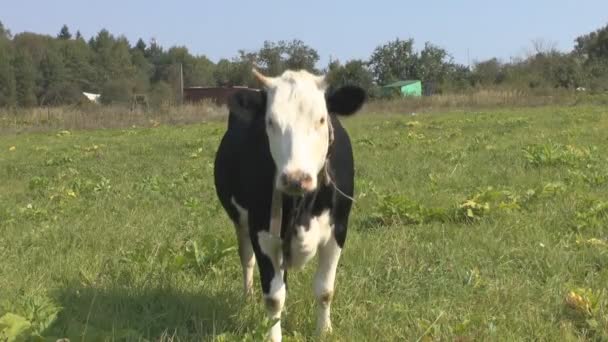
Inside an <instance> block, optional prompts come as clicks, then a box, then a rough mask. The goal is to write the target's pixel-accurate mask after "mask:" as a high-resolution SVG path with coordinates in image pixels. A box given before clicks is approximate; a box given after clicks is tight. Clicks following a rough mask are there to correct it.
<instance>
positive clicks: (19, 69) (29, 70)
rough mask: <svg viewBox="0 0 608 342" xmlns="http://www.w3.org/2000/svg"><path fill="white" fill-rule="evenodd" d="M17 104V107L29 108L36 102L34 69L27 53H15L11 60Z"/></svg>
mask: <svg viewBox="0 0 608 342" xmlns="http://www.w3.org/2000/svg"><path fill="white" fill-rule="evenodd" d="M13 66H14V70H15V82H16V90H17V103H18V104H19V106H23V107H31V106H35V105H36V104H37V102H38V101H37V100H36V67H35V66H34V63H33V61H32V57H31V56H30V55H29V53H28V52H27V51H17V53H16V55H15V58H14V60H13Z"/></svg>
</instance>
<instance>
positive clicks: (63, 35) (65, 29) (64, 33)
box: [57, 25, 72, 40]
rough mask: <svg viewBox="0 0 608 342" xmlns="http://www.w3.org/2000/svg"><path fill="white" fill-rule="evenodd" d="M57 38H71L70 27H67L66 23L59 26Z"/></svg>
mask: <svg viewBox="0 0 608 342" xmlns="http://www.w3.org/2000/svg"><path fill="white" fill-rule="evenodd" d="M57 38H59V39H63V40H70V39H72V34H71V33H70V29H69V28H68V26H67V25H63V26H62V27H61V30H60V31H59V34H58V35H57Z"/></svg>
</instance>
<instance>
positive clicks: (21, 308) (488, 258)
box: [0, 105, 608, 341]
mask: <svg viewBox="0 0 608 342" xmlns="http://www.w3.org/2000/svg"><path fill="white" fill-rule="evenodd" d="M343 122H344V123H345V126H346V127H347V129H348V131H349V133H350V136H351V140H352V141H353V146H354V151H355V162H356V177H357V178H356V202H355V205H354V209H353V215H352V216H351V221H350V222H351V223H350V230H349V235H348V238H347V242H346V248H345V250H344V253H343V254H342V258H341V261H340V266H339V268H338V275H337V287H336V296H335V300H334V303H333V306H332V315H333V325H334V333H333V335H331V336H330V337H329V338H327V340H332V341H333V340H335V341H521V340H536V341H578V340H581V341H587V340H588V341H606V340H608V289H607V288H608V286H607V284H608V109H606V107H605V106H594V105H577V106H542V107H535V108H519V109H488V110H484V111H460V112H457V111H455V112H450V113H441V112H435V113H425V114H419V115H416V116H412V115H403V114H402V115H395V114H393V115H388V114H373V115H371V114H365V113H363V114H361V115H359V116H356V117H353V118H348V119H345V120H343ZM224 127H225V124H224V123H223V122H207V123H200V124H192V125H188V126H166V125H163V124H161V125H159V126H158V127H151V128H127V129H116V128H115V129H107V130H93V131H84V130H80V131H79V130H70V131H63V130H61V129H59V128H58V129H56V130H51V131H47V132H29V133H20V134H3V135H0V180H1V181H0V341H4V340H7V339H8V340H9V341H11V340H19V338H22V339H32V340H48V341H56V340H57V339H60V338H69V339H70V341H106V340H107V341H123V340H129V341H131V340H134V341H139V340H151V341H158V340H162V341H201V340H203V341H243V340H246V341H247V340H249V341H254V340H259V339H260V336H262V335H263V333H264V332H265V325H264V324H265V323H264V322H263V321H262V319H261V318H263V317H265V313H264V309H263V304H262V301H261V290H260V288H259V284H258V281H259V278H258V275H257V274H256V276H255V281H256V283H255V286H256V288H255V299H254V300H249V301H247V300H246V299H245V298H244V297H243V295H242V279H241V269H240V263H239V261H238V255H237V252H236V238H235V234H234V231H233V228H232V226H231V224H230V222H229V220H228V218H227V216H226V214H225V213H224V212H223V210H222V208H221V206H220V205H219V202H218V201H217V200H216V196H215V190H214V186H213V157H214V153H215V150H216V147H217V145H218V142H219V139H220V137H221V135H222V133H223V131H224ZM314 269H315V264H314V263H311V264H309V265H308V266H307V268H306V269H305V270H304V271H302V272H290V274H289V286H290V289H289V292H288V296H287V302H286V312H285V313H284V316H283V317H284V320H283V334H284V339H285V340H286V341H308V340H315V336H314V327H315V320H316V313H315V307H314V305H315V303H314V298H313V295H312V274H313V272H314Z"/></svg>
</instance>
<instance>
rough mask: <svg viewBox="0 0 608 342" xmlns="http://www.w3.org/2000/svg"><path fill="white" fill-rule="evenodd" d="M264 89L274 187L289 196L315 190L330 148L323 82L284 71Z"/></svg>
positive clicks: (317, 78)
mask: <svg viewBox="0 0 608 342" xmlns="http://www.w3.org/2000/svg"><path fill="white" fill-rule="evenodd" d="M266 88H267V102H266V115H265V124H266V134H267V135H268V143H269V145H270V153H271V155H272V159H273V160H274V163H275V166H276V169H277V177H276V187H277V189H279V190H281V191H283V192H285V193H289V194H300V193H303V192H311V191H314V190H315V189H316V188H317V178H318V177H317V175H318V174H319V172H321V169H322V168H323V165H324V164H325V160H326V158H327V150H328V147H329V134H330V133H329V124H328V120H329V116H328V113H327V104H326V102H325V82H324V80H323V78H322V77H319V76H315V75H312V74H310V73H308V72H306V71H297V72H294V71H286V72H285V73H284V74H283V75H282V76H280V77H277V78H273V79H270V80H269V82H268V83H267V84H266Z"/></svg>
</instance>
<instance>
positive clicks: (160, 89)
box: [150, 81, 175, 107]
mask: <svg viewBox="0 0 608 342" xmlns="http://www.w3.org/2000/svg"><path fill="white" fill-rule="evenodd" d="M174 102H175V93H174V92H173V89H172V88H171V86H170V85H169V84H168V83H167V82H164V81H159V82H156V83H155V84H154V85H152V90H151V91H150V104H151V105H152V106H156V107H158V106H160V105H162V104H172V103H174Z"/></svg>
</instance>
